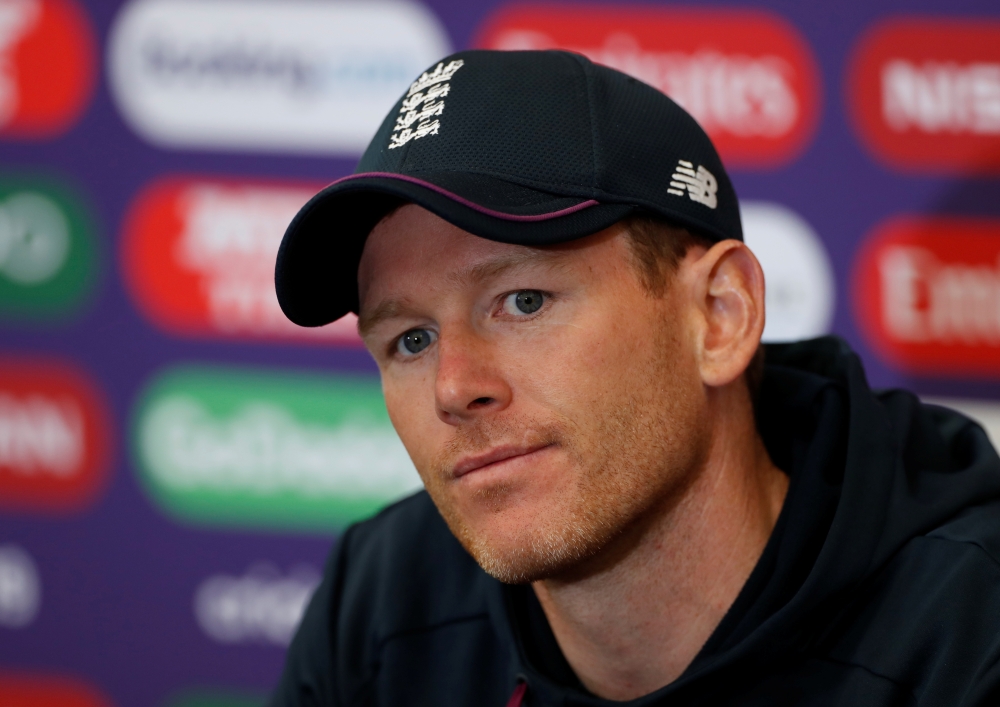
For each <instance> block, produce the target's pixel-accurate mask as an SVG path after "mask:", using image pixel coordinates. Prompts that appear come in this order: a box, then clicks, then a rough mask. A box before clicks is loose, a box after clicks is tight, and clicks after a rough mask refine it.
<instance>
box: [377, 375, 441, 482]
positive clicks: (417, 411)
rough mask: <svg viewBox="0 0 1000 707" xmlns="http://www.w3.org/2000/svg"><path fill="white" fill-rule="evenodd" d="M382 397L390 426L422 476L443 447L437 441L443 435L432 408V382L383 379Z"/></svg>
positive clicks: (428, 379) (426, 379) (421, 378)
mask: <svg viewBox="0 0 1000 707" xmlns="http://www.w3.org/2000/svg"><path fill="white" fill-rule="evenodd" d="M382 394H383V396H384V397H385V406H386V409H387V410H388V412H389V419H390V420H392V426H393V427H394V428H395V429H396V434H398V435H399V438H400V439H401V440H402V442H403V446H404V447H406V451H407V452H409V454H410V457H411V458H412V459H413V463H414V465H415V466H416V467H417V471H419V472H420V473H421V475H422V474H423V472H424V469H425V468H427V464H428V463H429V460H430V459H432V458H434V455H435V453H436V450H437V449H439V448H440V446H441V444H442V443H443V441H442V440H438V439H437V437H436V435H441V434H442V429H441V428H442V427H443V425H442V424H441V421H440V420H439V419H438V417H437V412H436V410H435V407H434V383H433V378H431V377H429V376H412V377H406V378H405V379H400V378H391V377H386V376H383V378H382Z"/></svg>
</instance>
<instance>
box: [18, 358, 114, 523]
mask: <svg viewBox="0 0 1000 707" xmlns="http://www.w3.org/2000/svg"><path fill="white" fill-rule="evenodd" d="M108 419H109V418H108V414H107V408H106V407H105V405H104V402H103V399H102V396H101V395H99V394H98V392H97V389H96V388H95V386H94V385H93V384H92V383H91V382H90V381H89V380H88V379H87V378H86V377H85V376H84V375H83V374H82V373H80V372H79V371H77V370H75V369H74V368H71V367H69V366H66V365H63V364H57V363H38V362H28V361H22V360H11V359H0V507H5V508H14V509H29V510H43V511H65V510H74V509H78V508H81V507H84V506H86V505H87V504H88V503H90V502H92V501H93V500H94V499H95V497H96V496H97V494H98V492H99V491H100V490H101V489H102V488H103V487H104V485H105V482H106V480H107V475H108V471H109V461H110V459H109V457H110V451H111V449H110V440H109V436H110V428H109V425H108Z"/></svg>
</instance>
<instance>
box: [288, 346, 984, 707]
mask: <svg viewBox="0 0 1000 707" xmlns="http://www.w3.org/2000/svg"><path fill="white" fill-rule="evenodd" d="M756 415H757V425H758V429H759V430H760V433H761V436H762V438H763V439H764V443H765V445H766V446H767V449H768V451H769V453H770V455H771V458H772V460H773V461H774V463H775V464H776V465H777V466H778V467H779V468H780V469H782V470H783V471H784V472H785V473H787V474H788V476H789V489H788V495H787V496H786V499H785V503H784V505H783V507H782V511H781V513H780V515H779V518H778V521H777V523H776V525H775V528H774V530H773V532H772V534H771V537H770V539H769V541H768V543H767V545H766V547H765V549H764V552H763V554H762V555H761V557H760V559H759V560H758V562H757V565H756V566H755V568H754V570H753V572H752V573H751V575H750V577H749V579H748V580H747V582H746V584H745V585H744V587H743V589H742V590H741V592H740V594H739V595H738V596H737V598H736V600H735V601H734V603H733V605H732V606H731V607H730V608H729V610H728V612H727V613H726V615H725V616H724V618H723V619H722V621H721V622H720V623H719V625H718V626H717V627H716V629H715V631H714V633H713V634H712V635H711V637H710V638H709V639H708V641H707V642H706V643H705V645H704V646H703V647H702V649H701V651H700V652H699V654H698V655H697V656H696V657H695V659H694V660H693V662H692V663H691V664H690V665H689V666H688V668H687V670H686V671H685V672H684V673H683V674H682V675H681V676H680V677H679V678H677V679H676V680H674V681H673V682H671V683H669V684H668V685H665V686H664V687H663V688H661V689H659V690H657V691H655V692H653V693H651V694H648V695H645V696H643V697H640V698H637V699H635V700H632V701H629V702H612V701H609V700H604V699H601V698H599V697H596V696H594V695H592V694H590V693H589V692H588V691H587V690H586V689H585V688H584V687H583V686H582V685H581V683H580V681H579V680H578V679H577V677H576V676H575V674H574V673H573V671H572V670H571V669H570V667H569V665H568V664H567V663H566V660H565V658H564V657H563V655H562V653H561V652H560V650H559V647H558V644H557V643H556V641H555V638H554V637H553V635H552V631H551V629H550V628H549V626H548V623H547V622H546V619H545V615H544V612H543V611H542V610H541V607H540V606H539V604H538V601H537V599H536V598H535V596H534V592H533V590H532V589H531V588H530V586H526V585H522V586H512V585H504V584H501V583H500V582H498V581H497V580H495V579H493V578H491V577H490V576H489V575H487V574H486V573H485V572H483V570H482V569H480V567H479V566H478V565H477V564H476V563H475V561H474V560H473V559H472V558H471V557H470V556H469V555H468V554H467V553H466V552H465V550H464V549H463V548H462V547H461V545H460V544H459V543H458V541H457V540H456V539H455V538H454V536H453V535H452V534H451V532H450V531H449V530H448V528H447V526H446V525H445V523H444V521H443V520H442V518H441V516H440V515H439V514H438V512H437V509H436V508H435V507H434V505H433V503H432V502H431V500H430V498H429V497H428V496H427V494H426V493H423V492H422V493H418V494H416V495H415V496H412V497H410V498H408V499H405V500H403V501H401V502H399V503H397V504H395V505H393V506H391V507H389V508H387V509H386V510H384V511H383V512H382V513H380V514H379V515H378V516H376V517H374V518H372V519H370V520H367V521H365V522H362V523H360V524H358V525H355V526H353V527H351V528H350V529H348V530H347V531H346V532H345V533H344V535H343V536H342V537H341V539H340V542H339V544H338V546H337V548H336V549H335V551H334V552H333V554H332V555H331V557H330V560H329V562H328V565H327V568H326V572H325V576H324V579H323V582H322V584H321V585H320V587H319V589H318V590H317V592H316V594H315V595H314V597H313V599H312V601H311V602H310V604H309V607H308V609H307V610H306V613H305V615H304V617H303V620H302V623H301V625H300V628H299V630H298V633H297V635H296V637H295V639H294V640H293V642H292V645H291V647H290V649H289V652H288V657H287V662H286V666H285V671H284V674H283V677H282V679H281V682H280V684H279V686H278V688H277V690H276V691H275V693H274V695H273V697H272V704H273V705H275V706H281V707H307V706H309V707H311V706H313V705H331V706H333V705H336V706H338V707H348V706H350V707H353V706H355V705H394V706H400V705H434V706H436V707H458V706H460V705H470V706H471V705H476V706H485V707H490V706H495V707H503V706H504V705H512V706H515V705H521V706H522V707H542V706H543V705H544V706H551V707H611V706H612V705H619V706H620V705H629V706H630V707H654V706H661V705H662V706H664V707H666V706H668V705H669V706H670V707H688V706H694V705H768V706H769V707H771V706H774V705H831V706H832V705H851V706H852V707H868V706H870V707H888V706H889V705H893V706H902V705H920V706H928V707H929V706H937V705H940V706H945V705H947V706H948V707H959V706H961V707H971V706H972V705H994V706H995V705H1000V459H998V457H997V454H996V452H995V451H994V449H993V447H992V446H991V445H990V443H989V440H988V439H987V437H986V434H985V433H984V432H983V430H982V429H981V428H980V427H979V426H978V425H977V424H976V423H974V422H972V421H971V420H969V419H967V418H965V417H963V416H962V415H960V414H958V413H956V412H954V411H952V410H948V409H945V408H941V407H935V406H931V405H924V404H921V402H920V401H919V400H918V399H917V398H916V397H915V396H914V395H912V394H910V393H907V392H905V391H901V390H890V391H884V392H873V391H872V390H871V389H870V388H869V387H868V384H867V382H866V380H865V375H864V372H863V370H862V367H861V364H860V361H859V360H858V358H857V356H856V355H855V354H854V353H853V352H851V350H850V349H849V348H848V346H847V345H846V344H845V343H844V342H843V341H842V340H840V339H837V338H834V337H824V338H821V339H815V340H812V341H806V342H800V343H796V344H788V345H780V346H775V345H770V346H768V347H767V352H766V366H765V373H764V377H763V380H762V383H761V388H760V391H759V393H758V404H757V410H756Z"/></svg>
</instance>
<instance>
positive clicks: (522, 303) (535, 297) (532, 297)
mask: <svg viewBox="0 0 1000 707" xmlns="http://www.w3.org/2000/svg"><path fill="white" fill-rule="evenodd" d="M544 302H545V295H543V294H542V293H541V292H539V291H538V290H521V291H519V292H511V293H510V294H509V295H507V297H506V298H505V299H504V302H503V309H504V311H505V312H506V313H507V314H513V315H515V316H516V315H519V314H534V313H535V312H537V311H538V310H539V309H541V307H542V304H543V303H544Z"/></svg>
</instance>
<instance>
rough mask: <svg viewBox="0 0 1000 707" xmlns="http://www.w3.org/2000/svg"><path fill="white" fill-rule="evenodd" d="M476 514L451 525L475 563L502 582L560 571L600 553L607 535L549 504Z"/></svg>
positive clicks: (529, 579) (549, 575) (536, 578)
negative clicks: (547, 507)
mask: <svg viewBox="0 0 1000 707" xmlns="http://www.w3.org/2000/svg"><path fill="white" fill-rule="evenodd" d="M478 520H479V522H478V523H477V522H469V523H466V522H462V521H458V522H457V523H455V524H452V523H451V522H449V526H450V527H451V529H452V532H453V533H454V534H455V536H456V537H457V538H458V539H459V542H461V543H462V546H463V547H465V549H466V551H468V553H469V554H470V555H472V557H473V558H474V559H475V560H476V562H477V563H479V566H480V567H482V568H483V570H484V571H485V572H486V573H487V574H489V575H490V576H492V577H494V578H495V579H497V580H499V581H501V582H504V583H506V584H524V583H528V582H536V581H539V580H543V579H549V578H552V577H555V576H558V575H560V574H563V573H565V572H567V571H569V570H570V569H571V568H573V567H574V566H576V565H577V564H579V563H580V562H581V561H583V560H586V559H588V558H589V557H591V556H593V555H594V554H596V553H598V552H599V551H600V550H601V548H602V547H603V546H604V545H605V544H606V542H607V540H608V538H605V537H603V534H598V533H595V532H593V528H590V527H587V525H585V524H584V525H581V524H580V523H579V522H576V521H575V520H573V519H572V518H566V517H565V516H564V515H563V514H560V513H558V512H554V511H553V510H552V509H541V508H530V507H529V508H518V509H517V510H516V511H515V510H514V509H509V510H508V511H500V512H498V513H495V514H493V515H491V516H489V517H486V518H479V519H478Z"/></svg>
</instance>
